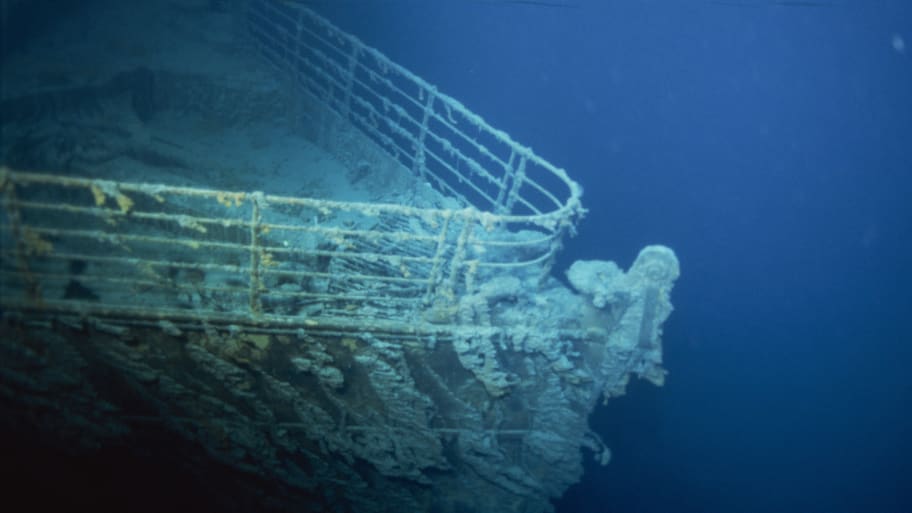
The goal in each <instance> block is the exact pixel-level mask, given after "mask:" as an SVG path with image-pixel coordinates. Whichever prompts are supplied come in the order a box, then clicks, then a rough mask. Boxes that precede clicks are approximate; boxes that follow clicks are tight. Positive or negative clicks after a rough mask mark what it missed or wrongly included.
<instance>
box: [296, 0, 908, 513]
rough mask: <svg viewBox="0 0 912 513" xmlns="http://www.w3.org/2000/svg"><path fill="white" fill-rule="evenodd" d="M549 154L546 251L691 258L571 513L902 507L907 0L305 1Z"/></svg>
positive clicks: (567, 500)
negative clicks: (653, 361)
mask: <svg viewBox="0 0 912 513" xmlns="http://www.w3.org/2000/svg"><path fill="white" fill-rule="evenodd" d="M314 7H315V8H316V9H317V10H319V11H321V12H323V13H324V14H326V15H327V16H328V17H329V18H330V19H331V20H332V21H334V22H335V23H337V24H339V26H341V27H342V28H343V29H345V30H349V31H351V32H353V33H354V34H356V35H357V36H358V37H360V38H361V39H362V40H364V41H365V42H367V43H368V44H370V45H372V46H375V47H377V48H378V49H380V50H381V51H383V52H384V53H386V54H387V55H389V56H390V57H391V58H392V59H393V60H394V61H397V62H399V63H401V64H403V65H404V66H406V67H407V68H410V69H411V70H413V71H415V72H416V73H417V74H418V75H420V76H422V77H423V78H426V79H427V80H428V81H430V82H431V83H434V84H436V85H437V86H438V87H439V88H440V89H441V90H442V91H444V92H446V93H448V94H450V95H452V96H455V97H456V98H458V99H460V100H461V101H462V102H463V103H465V104H466V105H467V106H468V107H469V108H471V109H472V110H474V111H476V112H478V113H480V114H482V115H483V116H484V117H485V118H486V119H487V120H488V121H489V122H490V123H491V124H492V125H494V126H496V127H498V128H501V129H504V130H506V131H508V132H509V133H510V134H511V135H512V136H514V138H515V139H517V140H518V141H520V142H522V143H524V144H527V145H530V146H532V147H533V148H534V149H535V151H536V152H538V153H539V154H541V155H542V156H544V157H545V158H546V159H548V160H551V161H552V162H554V163H555V164H557V165H559V166H562V167H565V168H566V169H567V170H568V171H569V172H570V174H571V176H573V177H574V178H575V179H577V180H578V181H580V182H581V183H582V184H583V185H584V187H585V189H586V193H585V196H584V202H585V205H586V206H587V207H588V208H589V214H588V216H587V218H586V219H585V220H584V222H583V224H582V226H581V230H580V233H579V235H578V236H577V237H576V238H575V239H573V240H570V241H569V242H568V243H567V245H566V249H565V251H564V253H563V260H562V261H561V262H559V268H560V269H564V268H566V267H567V266H568V265H569V263H570V262H572V261H573V260H575V259H579V258H586V259H611V260H616V261H618V262H619V263H620V264H621V265H622V266H624V267H626V266H628V265H629V264H630V263H631V262H632V260H633V258H634V257H635V256H636V253H637V252H638V251H639V249H640V248H641V247H643V246H644V245H646V244H651V243H662V244H667V245H669V246H671V247H673V248H674V249H675V251H676V252H677V253H678V256H679V257H680V260H681V266H682V277H681V279H680V281H679V282H678V285H677V287H676V288H675V290H674V293H673V301H674V303H675V306H676V311H675V312H674V313H673V314H672V317H671V318H670V319H669V321H668V323H667V325H666V329H665V337H664V340H665V350H666V363H667V365H666V366H667V368H668V369H669V371H670V375H669V376H668V379H667V384H666V386H665V387H664V388H661V389H659V388H655V387H652V386H651V385H648V384H645V383H634V384H633V386H631V388H630V390H629V393H628V395H627V396H626V397H624V398H622V399H620V400H616V401H613V402H612V403H611V404H609V405H608V406H606V407H601V408H600V409H599V410H598V411H597V412H596V413H594V414H593V416H592V419H591V423H592V425H593V427H594V428H595V429H596V430H597V431H598V432H599V433H601V435H602V436H603V438H604V439H605V442H606V443H607V444H608V445H609V446H611V447H612V449H613V454H614V458H613V460H612V462H611V463H610V464H609V465H608V466H607V467H599V466H598V465H596V464H594V463H593V462H592V461H591V458H590V459H589V461H588V463H587V473H586V475H585V478H584V480H583V481H582V483H580V484H579V485H578V486H576V487H574V488H572V489H571V490H569V491H568V493H567V494H566V495H565V496H564V497H563V498H562V499H561V500H560V501H558V502H557V503H556V506H557V510H558V511H559V512H562V513H567V512H581V513H582V512H606V511H617V512H668V511H704V512H715V511H718V512H727V511H738V512H745V513H747V512H773V511H775V512H793V511H794V512H802V513H809V512H829V513H835V512H858V511H877V512H880V513H885V512H909V511H912V477H910V476H912V414H910V411H909V410H910V409H909V405H910V402H912V384H910V382H912V381H910V376H912V371H910V365H912V336H910V326H909V324H910V322H912V2H907V1H903V0H896V1H888V0H832V1H829V0H820V1H819V2H785V1H782V2H777V1H764V0H756V1H753V0H744V1H738V0H733V1H731V2H726V1H711V0H662V1H659V0H600V1H599V0H568V1H564V0H553V1H552V2H534V1H529V2H527V1H495V0H491V1H468V0H466V1H457V0H434V1H418V0H414V1H412V0H398V1H341V2H314Z"/></svg>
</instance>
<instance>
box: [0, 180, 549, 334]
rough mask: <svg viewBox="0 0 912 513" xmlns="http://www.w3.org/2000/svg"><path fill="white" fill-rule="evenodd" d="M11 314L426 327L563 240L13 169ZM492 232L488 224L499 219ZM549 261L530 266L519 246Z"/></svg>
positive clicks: (4, 278) (9, 193)
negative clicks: (486, 282)
mask: <svg viewBox="0 0 912 513" xmlns="http://www.w3.org/2000/svg"><path fill="white" fill-rule="evenodd" d="M0 191H2V199H0V205H2V209H3V211H2V214H0V221H2V223H0V242H2V245H0V246H2V249H0V283H2V291H0V300H2V304H3V306H4V307H6V308H15V307H28V308H33V309H41V310H48V311H60V312H79V313H84V314H91V315H101V316H120V317H135V318H143V319H168V320H200V321H205V322H211V323H222V324H224V323H245V324H249V323H256V324H271V325H277V326H293V325H297V326H317V325H320V326H332V327H336V328H340V329H345V328H346V327H351V328H352V329H358V330H364V329H379V330H392V331H400V332H409V331H415V330H416V329H417V328H416V326H421V325H433V324H437V325H443V324H450V323H455V322H457V319H456V317H455V316H456V313H457V312H456V311H455V308H454V305H456V304H457V303H458V299H459V297H460V296H461V295H462V294H465V293H466V292H468V291H471V290H474V289H475V287H476V284H477V282H478V280H480V279H485V277H487V276H493V275H495V274H498V273H503V272H522V271H523V270H532V271H533V272H538V270H539V268H540V266H541V264H542V261H543V260H544V259H547V258H549V255H550V253H551V251H552V246H551V243H552V241H551V239H550V238H549V237H548V236H547V235H545V234H541V233H537V232H530V234H527V235H526V236H525V237H517V236H516V234H513V233H511V232H509V231H506V230H502V229H497V228H496V225H497V223H498V219H497V216H495V215H492V214H487V213H483V212H479V211H478V210H476V209H473V208H465V209H460V210H434V209H417V208H413V207H408V206H402V205H391V204H367V203H346V202H338V201H328V200H319V199H309V198H291V197H283V196H275V195H269V194H264V193H261V192H251V193H246V192H233V191H219V190H211V189H199V188H188V187H173V186H166V185H155V184H142V183H123V182H112V181H106V180H94V179H87V178H73V177H65V176H58V175H48V174H36V173H24V172H16V171H12V170H9V169H5V168H4V169H0ZM486 228H487V229H486ZM521 254H526V255H536V254H537V256H534V258H531V259H529V260H522V259H517V255H521Z"/></svg>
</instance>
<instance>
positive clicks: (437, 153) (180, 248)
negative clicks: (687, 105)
mask: <svg viewBox="0 0 912 513" xmlns="http://www.w3.org/2000/svg"><path fill="white" fill-rule="evenodd" d="M246 6H247V8H246V10H245V11H244V13H243V14H242V15H243V16H244V19H245V20H246V22H247V23H246V26H247V29H248V30H249V35H250V37H251V38H252V39H253V41H254V42H255V43H256V47H257V48H258V50H259V52H260V53H261V54H262V55H263V57H264V58H265V59H266V60H267V61H268V62H269V63H271V64H272V65H273V66H274V67H276V68H277V69H278V71H279V72H280V74H282V75H283V76H285V77H286V78H288V79H289V81H290V84H291V85H292V86H293V87H292V90H291V93H292V94H293V95H295V94H297V95H298V96H301V97H303V98H305V99H307V102H308V104H307V106H306V109H304V111H301V112H299V114H300V115H302V116H303V115H308V116H311V117H312V118H315V119H320V120H321V123H320V124H319V126H320V127H321V128H322V129H325V131H324V133H323V135H322V137H323V138H324V142H326V143H327V144H328V145H329V146H330V147H332V146H333V144H334V142H333V141H332V140H330V141H326V139H327V138H332V137H333V136H337V135H339V133H338V132H334V133H333V132H330V131H329V130H330V127H336V128H335V129H336V130H338V127H339V126H342V125H344V128H342V130H347V131H350V130H352V127H354V129H356V132H357V134H358V135H357V136H356V138H352V137H349V139H348V140H354V141H356V143H355V145H356V146H359V147H361V148H362V149H363V147H364V146H365V145H373V146H374V149H372V150H370V151H374V152H383V153H385V155H386V157H385V158H391V159H393V161H394V165H396V166H400V165H401V166H405V167H406V168H407V169H410V170H411V171H412V172H413V173H414V174H415V175H416V176H417V177H418V178H420V179H423V180H425V181H426V182H427V183H429V184H431V185H432V186H433V187H435V188H436V190H437V191H438V192H439V193H441V194H442V195H443V196H444V197H447V198H450V199H454V200H456V202H458V205H459V206H458V207H456V208H451V209H444V208H438V209H433V208H418V207H413V206H406V205H395V204H370V203H348V202H340V201H329V200H321V199H314V198H292V197H284V196H276V195H269V194H265V193H262V192H239V191H225V190H214V189H202V188H189V187H173V186H166V185H157V184H144V183H123V182H113V181H106V180H97V179H91V178H75V177H66V176H58V175H52V174H38V173H28V172H20V171H14V170H10V169H2V170H0V191H2V196H0V202H2V205H0V207H2V208H0V242H2V246H0V259H2V260H0V286H2V291H0V301H2V305H3V307H4V308H6V309H14V310H15V309H40V310H42V311H50V312H60V313H70V314H74V313H75V314H77V315H93V316H104V317H118V318H121V319H132V320H133V321H134V322H159V321H161V322H178V321H180V322H190V323H198V322H199V321H202V322H205V323H220V324H223V325H224V324H245V325H248V326H249V325H251V324H253V325H258V326H273V327H282V326H288V327H295V326H297V327H301V326H304V327H307V326H313V327H316V326H320V327H325V326H329V327H333V328H335V329H338V330H341V331H346V330H352V329H357V330H375V331H386V332H397V333H415V332H419V331H422V330H424V331H435V330H436V331H440V329H441V328H440V327H441V326H445V325H455V324H458V323H459V322H460V321H459V315H458V311H457V307H458V304H459V301H460V298H461V297H464V296H465V295H467V294H471V293H473V292H474V291H476V290H477V287H478V285H479V284H480V283H482V282H484V281H485V280H488V279H490V278H492V277H495V276H497V275H503V274H512V275H515V276H518V277H520V278H528V277H539V278H541V277H543V276H545V275H547V274H548V273H549V272H550V266H551V263H552V261H553V259H554V256H555V253H556V252H557V250H558V249H559V247H560V243H561V238H562V237H563V236H564V235H565V234H566V232H567V231H569V230H572V229H573V228H574V226H575V223H576V222H577V220H578V218H579V217H580V215H581V214H582V212H583V209H582V207H581V204H580V196H581V194H582V191H581V188H580V187H579V186H578V185H577V184H576V183H575V182H573V181H572V180H570V179H569V177H568V176H567V174H566V173H565V172H564V171H563V170H561V169H559V168H556V167H554V166H552V165H551V164H549V163H548V162H547V161H545V160H543V159H541V158H540V157H538V156H537V155H535V154H534V153H533V152H532V150H530V149H529V148H526V147H523V146H521V145H519V144H517V143H515V142H514V141H513V140H512V139H511V138H510V137H509V136H508V135H507V134H506V133H504V132H502V131H499V130H496V129H494V128H492V127H490V126H489V125H488V124H487V123H486V122H485V121H484V120H483V119H482V118H481V117H479V116H478V115H476V114H474V113H472V112H470V111H469V110H467V109H466V108H465V107H464V106H462V105H461V104H460V103H459V102H457V101H456V100H454V99H453V98H450V97H448V96H446V95H444V94H441V93H440V92H438V91H437V89H436V88H435V87H433V86H431V85H429V84H428V83H426V82H425V81H423V80H422V79H420V78H418V77H417V76H415V75H413V74H412V73H411V72H409V71H408V70H405V69H404V68H402V67H400V66H398V65H397V64H395V63H393V62H391V61H390V60H389V59H387V58H386V57H385V56H383V55H382V54H381V53H379V52H377V51H376V50H374V49H372V48H369V47H367V46H365V45H363V44H362V43H361V42H360V41H359V40H358V39H357V38H355V37H354V36H351V35H349V34H346V33H344V32H342V31H340V30H339V29H337V28H336V27H334V26H333V25H332V24H330V23H329V22H328V21H326V20H325V19H323V18H321V17H320V16H318V15H317V14H315V13H314V12H312V11H310V10H309V9H307V8H304V7H301V6H296V5H294V4H292V3H290V2H275V1H269V0H251V1H250V2H248V3H247V4H246ZM362 134H363V135H362ZM349 135H350V134H349ZM335 142H338V141H335ZM335 149H336V152H335V153H336V155H337V156H340V157H341V160H343V161H344V160H345V155H344V154H343V155H340V151H341V152H344V148H340V147H338V146H337V147H336V148H335Z"/></svg>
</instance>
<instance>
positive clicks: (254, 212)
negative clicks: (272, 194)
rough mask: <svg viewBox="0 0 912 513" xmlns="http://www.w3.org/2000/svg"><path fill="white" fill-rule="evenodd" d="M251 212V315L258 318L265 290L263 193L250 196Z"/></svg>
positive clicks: (261, 309) (259, 192)
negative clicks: (262, 241) (261, 243)
mask: <svg viewBox="0 0 912 513" xmlns="http://www.w3.org/2000/svg"><path fill="white" fill-rule="evenodd" d="M249 197H250V200H251V208H250V210H251V212H250V248H249V251H250V313H251V314H252V315H253V316H258V315H259V314H260V313H262V311H263V307H262V306H263V305H262V303H261V301H260V294H261V292H262V290H263V279H262V276H261V275H260V267H261V264H262V262H261V261H262V259H263V256H262V254H261V252H262V249H261V248H260V223H261V222H262V213H261V212H260V207H261V204H262V202H263V193H262V192H261V191H257V192H254V193H252V194H250V196H249Z"/></svg>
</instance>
